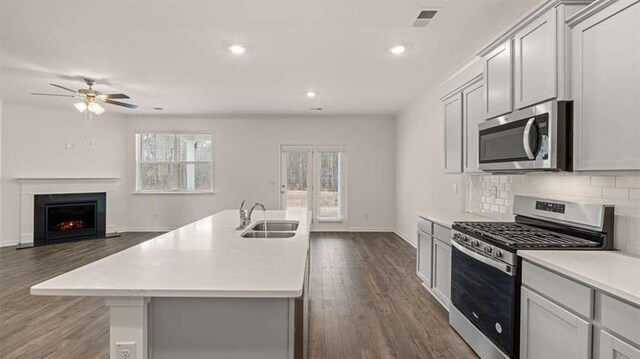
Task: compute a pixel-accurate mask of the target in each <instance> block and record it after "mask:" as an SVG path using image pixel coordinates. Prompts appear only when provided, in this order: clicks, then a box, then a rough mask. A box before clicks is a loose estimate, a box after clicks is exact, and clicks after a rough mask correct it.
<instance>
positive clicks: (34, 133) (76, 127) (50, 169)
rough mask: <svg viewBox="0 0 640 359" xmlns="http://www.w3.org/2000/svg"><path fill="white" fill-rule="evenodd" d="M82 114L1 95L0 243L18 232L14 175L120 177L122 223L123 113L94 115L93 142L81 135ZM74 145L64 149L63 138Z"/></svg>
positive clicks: (120, 223) (122, 222) (122, 223)
mask: <svg viewBox="0 0 640 359" xmlns="http://www.w3.org/2000/svg"><path fill="white" fill-rule="evenodd" d="M82 116H83V115H81V114H79V113H78V112H77V111H75V109H74V108H73V106H71V104H70V105H69V109H68V110H60V109H51V108H35V107H27V106H21V105H15V104H9V103H7V102H6V101H5V103H4V106H3V116H2V146H3V149H4V150H3V151H2V157H1V159H2V163H1V167H2V172H1V174H2V177H1V178H2V188H1V190H2V201H1V202H0V203H1V207H2V217H1V222H2V224H1V230H2V232H1V235H0V245H1V244H4V245H6V244H16V243H17V241H18V239H19V238H20V185H19V184H18V183H17V182H16V180H15V177H25V176H33V177H47V176H49V177H74V176H77V177H92V176H93V177H99V176H105V177H121V178H122V180H120V181H119V187H120V188H121V190H119V191H118V194H117V195H116V201H117V203H116V204H115V208H116V210H117V214H118V215H117V216H116V217H115V218H116V223H115V224H116V226H117V227H119V228H123V227H126V225H127V223H126V221H127V217H128V216H127V206H126V201H127V198H126V196H122V195H121V194H124V193H126V192H125V191H124V188H126V186H125V182H124V178H125V177H126V173H125V170H126V168H127V167H126V157H127V155H126V152H125V151H126V141H125V138H124V136H123V134H124V133H126V119H125V118H124V117H121V116H113V115H109V114H104V115H101V116H99V117H98V116H96V117H94V119H95V120H94V124H93V126H92V128H93V131H92V132H93V134H92V139H93V145H92V146H89V145H88V143H87V142H86V141H85V140H84V138H83V130H82V128H83V126H82V120H83V117H82ZM67 143H70V144H75V145H76V148H75V149H66V144H67Z"/></svg>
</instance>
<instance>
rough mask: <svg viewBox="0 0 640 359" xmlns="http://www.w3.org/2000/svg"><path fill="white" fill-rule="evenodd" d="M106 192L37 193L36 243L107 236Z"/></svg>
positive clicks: (35, 209) (35, 210)
mask: <svg viewBox="0 0 640 359" xmlns="http://www.w3.org/2000/svg"><path fill="white" fill-rule="evenodd" d="M105 232H106V193H104V192H101V193H68V194H44V195H35V206H34V229H33V240H34V241H33V242H34V243H33V244H34V246H39V245H45V244H52V243H59V242H65V241H71V240H80V239H95V238H104V237H105V234H106V233H105Z"/></svg>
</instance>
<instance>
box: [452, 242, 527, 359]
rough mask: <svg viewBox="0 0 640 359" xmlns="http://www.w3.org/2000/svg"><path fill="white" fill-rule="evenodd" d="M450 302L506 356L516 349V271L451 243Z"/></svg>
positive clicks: (512, 354)
mask: <svg viewBox="0 0 640 359" xmlns="http://www.w3.org/2000/svg"><path fill="white" fill-rule="evenodd" d="M451 244H452V247H451V302H452V303H453V305H454V306H455V307H456V309H457V310H458V311H460V312H461V313H462V314H463V315H464V316H465V317H466V318H467V319H468V320H469V321H470V322H471V323H473V324H474V325H475V326H476V327H477V328H478V329H480V331H482V332H483V333H484V334H485V336H486V337H487V338H489V339H490V340H491V341H492V342H493V343H494V344H496V346H498V347H499V348H500V349H501V350H502V351H503V352H504V353H506V354H507V355H508V356H510V357H514V355H515V353H516V350H517V343H516V341H517V335H516V330H517V327H518V325H519V323H518V318H517V316H516V313H517V303H518V302H517V301H518V282H517V275H516V272H517V271H516V268H515V267H513V266H510V265H508V264H506V263H503V262H500V261H497V260H495V259H493V258H491V257H488V256H485V255H483V254H481V253H478V252H475V251H473V250H471V249H469V248H466V247H464V246H462V245H460V244H458V243H457V242H455V241H452V242H451Z"/></svg>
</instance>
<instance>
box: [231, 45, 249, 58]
mask: <svg viewBox="0 0 640 359" xmlns="http://www.w3.org/2000/svg"><path fill="white" fill-rule="evenodd" d="M229 51H231V52H232V53H234V54H236V55H242V54H244V53H245V52H246V51H247V48H246V47H244V46H242V45H238V44H234V45H231V46H229Z"/></svg>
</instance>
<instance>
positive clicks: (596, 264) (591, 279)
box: [518, 250, 640, 306]
mask: <svg viewBox="0 0 640 359" xmlns="http://www.w3.org/2000/svg"><path fill="white" fill-rule="evenodd" d="M518 255H519V256H520V257H522V258H524V259H526V260H528V261H530V262H533V263H535V264H538V265H540V266H542V267H546V268H549V269H551V270H553V271H556V272H558V273H560V274H563V275H565V276H567V277H570V278H573V279H575V280H576V281H579V282H582V283H584V284H586V285H588V286H590V287H593V288H596V289H599V290H601V291H603V292H606V293H610V294H612V295H614V296H616V297H619V298H622V299H624V300H626V301H629V302H631V303H634V304H636V305H639V306H640V257H636V256H632V255H629V254H625V253H622V252H617V251H574V250H571V251H536V250H522V251H518Z"/></svg>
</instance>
